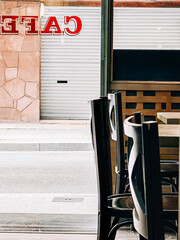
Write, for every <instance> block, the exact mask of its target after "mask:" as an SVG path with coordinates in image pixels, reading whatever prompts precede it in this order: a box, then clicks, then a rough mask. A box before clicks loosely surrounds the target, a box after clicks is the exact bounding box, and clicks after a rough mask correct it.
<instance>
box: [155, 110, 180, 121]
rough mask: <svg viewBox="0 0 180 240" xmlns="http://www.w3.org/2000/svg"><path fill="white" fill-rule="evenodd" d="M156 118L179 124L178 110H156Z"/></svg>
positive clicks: (179, 113) (179, 115) (179, 114)
mask: <svg viewBox="0 0 180 240" xmlns="http://www.w3.org/2000/svg"><path fill="white" fill-rule="evenodd" d="M157 118H158V119H159V120H161V121H162V122H163V123H166V124H180V112H158V113H157Z"/></svg>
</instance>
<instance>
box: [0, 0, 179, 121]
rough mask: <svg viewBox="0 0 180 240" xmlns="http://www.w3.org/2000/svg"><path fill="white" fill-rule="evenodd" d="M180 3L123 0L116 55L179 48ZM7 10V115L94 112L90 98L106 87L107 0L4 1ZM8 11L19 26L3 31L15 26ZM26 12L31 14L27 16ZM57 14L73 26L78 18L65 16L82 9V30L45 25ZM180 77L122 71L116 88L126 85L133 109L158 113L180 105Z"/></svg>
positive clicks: (3, 44)
mask: <svg viewBox="0 0 180 240" xmlns="http://www.w3.org/2000/svg"><path fill="white" fill-rule="evenodd" d="M178 6H179V3H178V2H177V1H176V3H175V2H172V1H171V2H167V1H161V2H157V1H156V2H153V1H150V2H142V1H141V2H140V1H139V2H133V1H124V2H122V1H115V10H114V18H115V20H114V55H115V51H116V52H118V51H122V50H124V51H126V50H133V51H136V50H138V51H139V50H143V51H147V50H150V51H154V50H158V51H159V50H167V51H177V54H179V52H178V51H179V50H180V17H179V16H180V14H179V13H180V10H179V8H178ZM0 14H1V24H0V29H1V34H0V121H5V122H7V121H10V122H11V121H14V122H21V121H22V122H38V121H40V120H41V119H88V118H89V107H88V101H89V100H90V99H93V98H97V97H99V95H100V65H101V59H100V51H101V49H100V48H101V45H100V33H101V31H100V28H101V8H100V2H99V1H50V0H46V1H44V2H43V5H42V3H41V2H40V1H39V0H31V1H19V0H18V1H17V0H16V1H2V2H1V3H0ZM3 16H6V17H7V16H16V20H15V21H16V30H17V31H18V33H17V34H8V33H7V32H6V33H4V34H3V33H2V28H4V30H5V31H8V28H7V26H5V24H6V23H8V21H10V20H9V19H8V18H7V19H5V20H3V18H2V17H3ZM22 16H24V17H27V18H25V19H24V21H23V22H22ZM28 16H29V17H33V16H36V17H37V19H36V20H35V22H36V26H35V30H36V31H37V32H38V33H37V34H27V31H28V29H29V28H28V27H27V24H28V23H29V21H30V20H29V17H28ZM51 16H56V18H57V21H58V24H59V26H60V28H62V29H67V27H69V29H70V30H71V31H72V32H73V31H75V29H77V26H76V24H77V22H76V21H74V20H72V21H69V22H68V23H69V26H68V24H67V22H64V21H65V17H66V16H71V17H72V16H77V17H78V18H79V19H80V20H81V23H82V26H81V29H80V30H79V32H78V34H74V35H73V34H71V35H69V34H64V33H63V34H59V35H58V36H52V35H49V36H47V35H46V34H44V35H43V34H41V33H40V31H43V30H44V29H45V27H46V26H47V21H48V19H49V17H51ZM62 29H61V30H62ZM64 32H65V31H64ZM126 57H127V56H126ZM171 57H172V58H173V56H171ZM118 61H119V59H118V58H117V60H116V63H117V62H118ZM116 63H115V62H114V66H116V68H118V64H116ZM115 71H117V70H116V69H115V68H114V76H115V75H116V72H115ZM179 80H180V79H177V78H175V80H173V81H170V80H165V81H161V80H160V81H156V80H155V81H154V79H152V81H146V80H145V81H143V79H138V76H137V79H124V80H123V79H119V75H118V74H117V79H116V78H114V80H113V81H112V82H111V87H110V88H111V89H110V90H121V91H123V104H124V105H123V108H124V114H125V115H129V114H130V113H131V112H132V111H135V110H141V111H142V110H143V111H144V112H145V114H147V115H149V116H152V117H153V116H155V115H156V112H157V111H179V109H180V107H179V105H178V103H179V97H180V94H179V93H180V84H179ZM147 94H149V95H147ZM147 103H149V105H148V104H147ZM148 106H149V108H148ZM125 115H124V116H125ZM152 119H153V118H152Z"/></svg>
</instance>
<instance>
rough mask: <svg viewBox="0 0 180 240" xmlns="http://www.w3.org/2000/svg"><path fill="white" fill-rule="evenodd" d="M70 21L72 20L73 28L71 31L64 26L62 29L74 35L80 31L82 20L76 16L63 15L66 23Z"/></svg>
mask: <svg viewBox="0 0 180 240" xmlns="http://www.w3.org/2000/svg"><path fill="white" fill-rule="evenodd" d="M70 21H73V22H74V24H75V30H74V31H71V30H70V29H69V28H65V29H64V31H65V32H66V34H67V35H70V36H75V35H77V34H79V33H80V31H81V29H82V22H81V19H80V18H79V17H77V16H71V17H69V16H65V17H64V23H65V24H68V23H69V22H70Z"/></svg>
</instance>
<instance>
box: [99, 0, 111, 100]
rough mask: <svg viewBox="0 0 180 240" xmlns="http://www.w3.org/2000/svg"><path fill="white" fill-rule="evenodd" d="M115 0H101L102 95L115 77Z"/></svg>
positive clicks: (106, 91)
mask: <svg viewBox="0 0 180 240" xmlns="http://www.w3.org/2000/svg"><path fill="white" fill-rule="evenodd" d="M113 6H114V1H113V0H102V1H101V96H106V95H107V93H108V91H109V86H110V83H111V81H112V78H113Z"/></svg>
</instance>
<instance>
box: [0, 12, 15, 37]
mask: <svg viewBox="0 0 180 240" xmlns="http://www.w3.org/2000/svg"><path fill="white" fill-rule="evenodd" d="M18 18H19V17H18V16H2V18H1V19H2V20H1V23H4V20H5V19H10V22H8V23H6V29H4V27H2V34H13V35H14V34H15V35H17V34H18V33H19V31H18V30H17V29H16V20H17V19H18Z"/></svg>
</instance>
